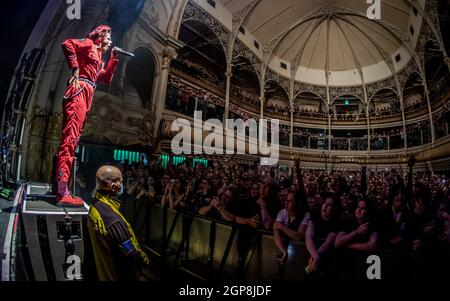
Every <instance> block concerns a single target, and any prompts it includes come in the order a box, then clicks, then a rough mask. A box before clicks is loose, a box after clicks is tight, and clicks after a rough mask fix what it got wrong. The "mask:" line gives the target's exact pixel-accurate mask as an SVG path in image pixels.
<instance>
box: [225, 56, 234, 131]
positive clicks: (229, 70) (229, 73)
mask: <svg viewBox="0 0 450 301" xmlns="http://www.w3.org/2000/svg"><path fill="white" fill-rule="evenodd" d="M225 76H226V77H227V84H226V88H225V113H224V115H223V124H225V121H226V120H227V119H228V110H229V107H230V89H231V77H232V76H233V73H232V66H231V64H227V71H226V72H225Z"/></svg>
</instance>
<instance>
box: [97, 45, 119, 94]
mask: <svg viewBox="0 0 450 301" xmlns="http://www.w3.org/2000/svg"><path fill="white" fill-rule="evenodd" d="M118 63H119V54H118V53H117V52H115V51H114V50H113V51H112V52H111V58H110V59H109V62H108V67H106V69H102V70H100V73H99V74H98V79H97V80H98V81H99V82H101V83H103V84H107V85H108V84H110V83H111V81H112V79H113V75H114V71H115V70H116V68H117V64H118Z"/></svg>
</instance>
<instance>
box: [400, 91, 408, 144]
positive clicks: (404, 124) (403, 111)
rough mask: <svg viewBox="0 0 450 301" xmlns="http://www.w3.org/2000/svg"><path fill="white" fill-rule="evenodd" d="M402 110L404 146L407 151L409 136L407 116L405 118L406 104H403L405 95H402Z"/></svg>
mask: <svg viewBox="0 0 450 301" xmlns="http://www.w3.org/2000/svg"><path fill="white" fill-rule="evenodd" d="M400 95H401V94H400ZM400 110H401V111H402V124H403V133H404V135H403V147H404V149H405V151H406V149H407V148H408V137H407V136H406V118H405V106H404V104H403V95H401V96H400Z"/></svg>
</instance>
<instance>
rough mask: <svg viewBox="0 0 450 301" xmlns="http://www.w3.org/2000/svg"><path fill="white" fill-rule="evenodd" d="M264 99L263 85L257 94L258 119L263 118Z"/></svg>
mask: <svg viewBox="0 0 450 301" xmlns="http://www.w3.org/2000/svg"><path fill="white" fill-rule="evenodd" d="M265 101H266V96H265V95H264V87H262V88H261V93H260V95H259V104H260V112H259V119H261V120H262V119H263V118H264V102H265Z"/></svg>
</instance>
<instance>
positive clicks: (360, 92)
mask: <svg viewBox="0 0 450 301" xmlns="http://www.w3.org/2000/svg"><path fill="white" fill-rule="evenodd" d="M342 95H353V96H356V97H358V98H359V99H360V100H361V101H362V102H363V103H364V102H365V101H364V89H363V87H362V86H348V87H330V102H331V103H333V101H334V100H335V99H336V98H338V97H339V96H342Z"/></svg>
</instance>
